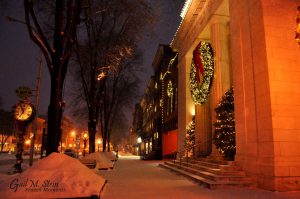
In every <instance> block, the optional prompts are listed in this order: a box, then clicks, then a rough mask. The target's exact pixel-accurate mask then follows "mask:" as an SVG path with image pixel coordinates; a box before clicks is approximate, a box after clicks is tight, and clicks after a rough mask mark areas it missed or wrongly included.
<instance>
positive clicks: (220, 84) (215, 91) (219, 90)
mask: <svg viewBox="0 0 300 199" xmlns="http://www.w3.org/2000/svg"><path fill="white" fill-rule="evenodd" d="M210 28H211V42H212V47H213V49H214V57H215V66H214V78H213V82H212V88H211V97H210V99H211V103H210V105H211V106H210V110H211V116H212V118H211V124H212V125H211V127H212V140H213V137H214V125H213V124H214V123H215V122H216V113H215V110H214V109H215V108H216V106H217V105H218V103H219V102H220V100H221V98H222V96H223V95H224V94H225V92H226V91H228V90H229V88H230V86H231V85H232V75H231V73H232V72H231V64H230V57H229V18H228V17H224V16H213V18H212V20H211V23H210ZM211 155H212V156H218V155H219V152H218V151H217V149H216V147H215V145H214V144H213V145H212V154H211Z"/></svg>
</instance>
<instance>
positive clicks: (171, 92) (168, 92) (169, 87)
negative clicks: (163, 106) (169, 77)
mask: <svg viewBox="0 0 300 199" xmlns="http://www.w3.org/2000/svg"><path fill="white" fill-rule="evenodd" d="M167 94H168V97H171V96H173V84H172V82H171V81H169V83H168V90H167Z"/></svg>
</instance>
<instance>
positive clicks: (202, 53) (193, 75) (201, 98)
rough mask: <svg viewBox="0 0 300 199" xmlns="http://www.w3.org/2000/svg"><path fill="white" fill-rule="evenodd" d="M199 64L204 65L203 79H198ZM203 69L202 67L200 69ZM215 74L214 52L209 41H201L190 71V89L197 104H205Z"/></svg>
mask: <svg viewBox="0 0 300 199" xmlns="http://www.w3.org/2000/svg"><path fill="white" fill-rule="evenodd" d="M197 65H202V66H203V80H202V81H201V82H198V80H197V78H198V77H197V75H199V74H197ZM199 70H201V69H199ZM213 75H214V52H213V48H212V46H211V45H210V43H208V42H204V41H202V42H200V44H199V45H198V46H197V47H196V49H195V53H194V55H193V60H192V64H191V72H190V91H191V95H192V99H193V101H194V102H195V104H203V103H204V102H205V101H206V100H207V97H208V95H209V90H210V87H211V83H212V79H213Z"/></svg>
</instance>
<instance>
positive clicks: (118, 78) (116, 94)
mask: <svg viewBox="0 0 300 199" xmlns="http://www.w3.org/2000/svg"><path fill="white" fill-rule="evenodd" d="M141 58H142V57H141V53H137V54H136V55H134V56H132V57H131V58H128V59H127V60H126V61H124V63H122V64H120V65H119V67H118V70H117V71H116V72H115V73H113V74H111V75H110V77H108V78H107V80H106V81H107V82H106V85H105V86H106V89H105V92H104V96H103V103H102V108H101V111H102V112H101V114H100V122H101V127H102V130H101V132H102V138H103V151H105V150H108V151H109V150H110V147H108V148H107V149H106V143H107V145H108V146H109V144H110V140H111V134H112V129H117V128H118V126H119V125H121V124H122V122H123V120H124V119H125V118H123V117H124V115H125V114H124V113H125V112H126V111H127V112H128V111H129V110H130V108H131V105H132V102H133V101H134V99H136V97H137V96H138V93H137V90H138V89H139V86H138V85H139V81H140V79H139V78H138V77H137V72H138V71H139V66H140V64H141V61H142V59H141ZM116 121H117V122H116Z"/></svg>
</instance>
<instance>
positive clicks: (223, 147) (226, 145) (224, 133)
mask: <svg viewBox="0 0 300 199" xmlns="http://www.w3.org/2000/svg"><path fill="white" fill-rule="evenodd" d="M215 111H216V114H217V121H216V122H215V124H214V126H215V135H214V144H215V145H216V147H217V149H218V150H219V151H220V152H221V153H222V154H224V155H225V158H226V159H228V160H234V155H235V149H236V145H235V119H234V97H233V88H231V89H229V91H227V92H226V93H225V95H224V96H223V97H222V100H221V102H220V103H219V104H218V106H217V107H216V108H215Z"/></svg>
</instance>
